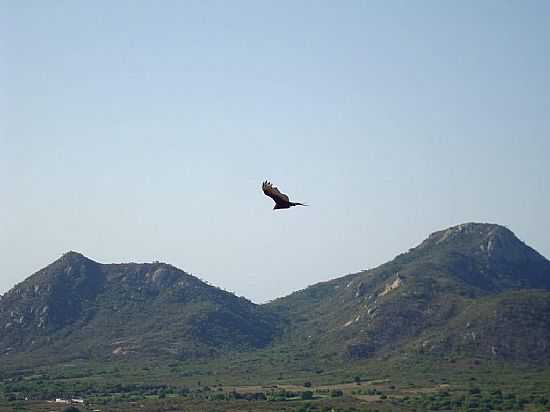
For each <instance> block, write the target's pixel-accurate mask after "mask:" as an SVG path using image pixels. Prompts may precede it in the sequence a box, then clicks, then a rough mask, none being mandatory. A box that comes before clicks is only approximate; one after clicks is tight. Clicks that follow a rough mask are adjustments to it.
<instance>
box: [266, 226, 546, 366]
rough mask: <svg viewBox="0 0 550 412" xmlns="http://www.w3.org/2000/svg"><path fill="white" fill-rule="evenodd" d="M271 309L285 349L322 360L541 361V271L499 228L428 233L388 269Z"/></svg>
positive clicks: (537, 260) (537, 258)
mask: <svg viewBox="0 0 550 412" xmlns="http://www.w3.org/2000/svg"><path fill="white" fill-rule="evenodd" d="M270 307H271V308H272V309H273V310H274V311H276V312H278V313H279V314H280V315H281V316H282V317H283V318H284V319H286V320H287V322H288V323H289V325H290V326H289V328H288V331H287V336H288V339H289V340H290V341H292V342H293V344H294V345H298V346H300V345H302V346H304V347H306V346H307V347H309V348H315V349H314V350H316V351H318V352H319V353H321V354H323V355H322V356H326V357H344V358H348V359H358V358H369V357H376V356H385V355H387V354H391V353H398V352H404V353H431V354H434V355H443V356H450V355H467V356H487V357H494V358H503V359H541V358H544V359H550V262H549V261H548V260H546V259H545V258H544V257H543V256H541V255H540V254H539V253H537V252H536V251H535V250H533V249H532V248H530V247H529V246H527V245H525V244H524V243H523V242H522V241H520V240H519V239H518V238H517V237H516V236H515V235H514V234H513V233H512V232H511V231H510V230H508V229H507V228H505V227H503V226H499V225H493V224H482V223H467V224H461V225H458V226H454V227H451V228H448V229H446V230H442V231H438V232H435V233H433V234H431V235H430V236H429V237H428V238H427V239H426V240H425V241H423V242H422V243H421V244H420V245H419V246H417V247H415V248H413V249H411V250H409V251H408V252H407V253H404V254H401V255H399V256H397V257H396V258H395V259H393V260H392V261H391V262H388V263H386V264H383V265H381V266H379V267H377V268H374V269H372V270H367V271H363V272H360V273H355V274H351V275H348V276H344V277H341V278H338V279H335V280H332V281H329V282H323V283H319V284H316V285H313V286H311V287H308V288H306V289H304V290H302V291H298V292H295V293H293V294H291V295H289V296H287V297H284V298H281V299H278V300H276V301H274V302H272V303H271V304H270ZM528 341H529V343H527V342H528Z"/></svg>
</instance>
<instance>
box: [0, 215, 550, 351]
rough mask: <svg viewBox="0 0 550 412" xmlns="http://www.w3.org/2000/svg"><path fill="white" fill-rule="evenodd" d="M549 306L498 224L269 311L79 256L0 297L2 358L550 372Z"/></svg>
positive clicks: (538, 273)
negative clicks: (545, 367)
mask: <svg viewBox="0 0 550 412" xmlns="http://www.w3.org/2000/svg"><path fill="white" fill-rule="evenodd" d="M546 299H548V300H549V301H550V262H549V261H548V260H547V259H546V258H545V257H544V256H542V255H540V254H539V253H538V252H536V251H535V250H534V249H532V248H530V247H529V246H528V245H526V244H525V243H524V242H522V241H521V240H519V239H518V238H517V237H516V236H515V235H514V234H513V232H512V231H510V230H509V229H507V228H505V227H503V226H500V225H495V224H486V223H474V222H471V223H465V224H460V225H455V226H452V227H449V228H447V229H443V230H440V231H436V232H433V233H432V234H431V235H429V236H428V237H427V238H426V239H425V240H424V241H422V242H421V243H420V244H419V245H417V246H416V247H414V248H411V249H409V251H408V252H406V253H402V254H400V255H398V256H396V257H395V258H394V259H393V260H391V261H389V262H387V263H384V264H382V265H380V266H378V267H376V268H373V269H369V270H366V271H361V272H358V273H354V274H349V275H346V276H343V277H338V278H335V279H332V280H330V281H327V282H320V283H317V284H315V285H312V286H309V287H308V288H305V289H302V290H300V291H296V292H293V293H291V294H289V295H287V296H284V297H281V298H278V299H275V300H274V301H272V302H269V303H266V304H262V305H256V304H254V303H252V302H251V301H249V300H248V299H245V298H242V297H237V296H235V295H234V294H232V293H229V292H226V291H223V290H221V289H219V288H216V287H214V286H211V285H208V284H206V283H205V282H203V281H201V280H200V279H198V278H196V277H194V276H192V275H190V274H188V273H186V272H185V271H183V270H180V269H178V268H176V267H174V266H172V265H169V264H167V263H160V262H153V263H108V264H103V263H98V262H95V261H93V260H91V259H89V258H87V257H86V256H84V255H83V254H81V253H78V252H74V251H69V252H67V253H65V254H63V255H62V256H61V257H60V258H59V259H57V260H55V261H54V262H52V264H50V265H48V266H46V267H45V268H43V269H41V270H39V271H38V272H36V273H34V274H33V275H31V276H30V277H28V278H27V279H26V280H24V281H23V282H21V283H19V284H17V285H16V286H15V287H14V288H12V289H11V290H10V291H8V292H7V293H6V294H5V295H3V296H2V297H1V298H0V330H2V332H3V334H2V335H0V355H1V354H4V355H12V354H16V353H35V352H39V353H46V352H48V353H54V354H57V355H56V356H58V354H59V352H62V353H63V355H64V356H67V357H71V356H73V357H75V356H76V357H83V358H101V359H108V358H118V357H176V358H180V359H192V358H193V359H195V358H201V357H205V356H208V357H211V356H218V355H220V356H222V355H224V354H227V353H231V352H234V351H241V352H243V351H244V352H247V351H248V352H249V351H257V350H262V349H263V348H268V347H272V348H284V347H294V348H302V349H301V350H304V351H311V352H312V353H315V354H317V355H318V357H325V358H330V359H340V360H342V361H353V360H357V359H364V358H370V357H380V356H389V355H391V354H395V353H399V352H403V351H406V352H410V353H429V354H432V355H434V356H450V355H451V354H455V355H459V354H466V355H468V356H485V357H496V358H499V357H501V358H503V359H509V360H517V359H520V360H521V359H527V360H532V358H533V357H534V358H535V359H539V360H540V359H545V360H550V333H547V332H546V331H547V330H550V324H549V323H548V321H546V319H550V305H546V303H545V302H546ZM514 307H517V308H518V311H516V312H514V310H512V309H510V308H514ZM474 309H475V310H474ZM492 313H497V314H498V316H494V315H492ZM522 322H527V323H528V324H529V325H530V329H526V328H525V327H524V325H523V324H522ZM516 332H518V333H519V335H518V333H516ZM522 335H524V336H523V337H522ZM528 335H531V336H535V337H536V342H535V344H534V345H530V344H527V343H526V342H524V340H525V339H526V338H527V336H528ZM527 347H529V348H531V349H530V354H531V355H530V356H527V355H528V354H526V353H525V351H524V350H523V348H527Z"/></svg>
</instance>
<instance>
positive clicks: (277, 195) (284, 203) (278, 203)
mask: <svg viewBox="0 0 550 412" xmlns="http://www.w3.org/2000/svg"><path fill="white" fill-rule="evenodd" d="M262 190H263V191H264V193H265V195H266V196H269V197H270V198H272V199H273V200H274V201H275V206H273V210H275V209H288V208H290V207H292V206H307V205H305V204H303V203H296V202H291V201H290V200H289V199H288V196H287V195H285V194H284V193H281V192H279V189H277V188H276V187H275V186H273V185H272V184H271V182H268V181H267V180H266V181H265V182H263V183H262Z"/></svg>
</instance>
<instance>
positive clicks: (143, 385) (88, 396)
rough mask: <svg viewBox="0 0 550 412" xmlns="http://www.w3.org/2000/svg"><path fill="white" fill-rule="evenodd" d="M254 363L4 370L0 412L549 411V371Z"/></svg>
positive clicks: (415, 363) (469, 363) (429, 364)
mask: <svg viewBox="0 0 550 412" xmlns="http://www.w3.org/2000/svg"><path fill="white" fill-rule="evenodd" d="M262 359H263V355H260V356H258V357H257V358H256V359H254V357H252V356H250V355H248V357H246V358H242V359H240V360H238V359H237V360H233V361H231V360H225V361H224V360H222V359H219V360H215V361H210V362H205V363H186V362H172V363H166V364H155V363H153V362H149V363H147V362H146V363H142V364H140V365H139V366H137V365H136V363H135V362H118V363H112V364H105V363H101V364H94V363H89V362H83V361H75V362H72V363H66V364H60V365H56V366H49V367H42V368H32V369H21V368H13V367H12V368H7V369H6V368H4V369H2V371H1V375H0V379H1V380H0V411H1V412H3V411H36V412H38V411H40V412H42V411H62V410H63V409H64V408H65V407H66V405H62V404H55V403H51V402H47V401H51V400H53V399H55V398H82V399H84V400H85V404H84V405H80V406H78V408H79V409H80V410H86V411H92V410H101V411H135V410H142V411H159V412H160V411H289V412H290V411H295V412H298V411H332V410H334V411H340V412H345V411H350V412H351V411H375V410H378V411H424V410H463V411H466V410H467V411H491V410H527V411H548V410H550V368H549V367H543V366H533V365H527V364H517V365H512V364H502V363H496V362H489V361H482V360H449V361H438V362H435V361H433V360H430V359H415V360H407V359H389V360H385V361H383V360H371V361H365V362H354V363H350V364H346V365H341V367H340V368H335V369H332V370H331V371H330V372H329V371H328V370H323V369H317V370H316V371H313V372H311V371H309V370H299V369H296V370H294V371H284V370H283V369H282V368H272V369H270V367H269V365H270V364H271V363H270V360H269V361H268V360H266V359H263V361H262Z"/></svg>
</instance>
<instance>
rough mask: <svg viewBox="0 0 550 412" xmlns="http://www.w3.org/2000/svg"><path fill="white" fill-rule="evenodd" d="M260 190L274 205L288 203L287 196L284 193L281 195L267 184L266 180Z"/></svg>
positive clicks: (269, 183) (275, 188)
mask: <svg viewBox="0 0 550 412" xmlns="http://www.w3.org/2000/svg"><path fill="white" fill-rule="evenodd" d="M262 190H263V191H264V193H265V195H266V196H269V197H270V198H272V199H273V200H274V201H275V203H288V202H289V199H288V196H287V195H285V194H284V193H281V192H280V191H279V189H277V187H275V186H273V185H272V184H271V182H268V181H267V180H266V181H265V182H263V183H262Z"/></svg>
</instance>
